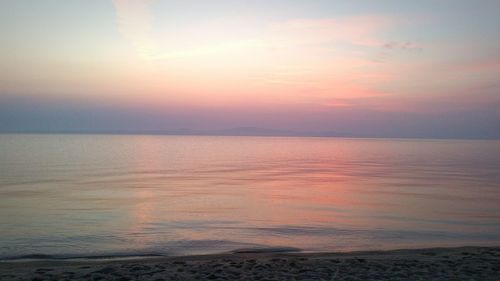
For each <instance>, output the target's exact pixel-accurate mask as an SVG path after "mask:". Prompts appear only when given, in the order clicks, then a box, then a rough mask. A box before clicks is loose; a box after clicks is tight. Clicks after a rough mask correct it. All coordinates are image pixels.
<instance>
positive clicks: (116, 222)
mask: <svg viewBox="0 0 500 281" xmlns="http://www.w3.org/2000/svg"><path fill="white" fill-rule="evenodd" d="M498 245H500V141H498V140H433V139H361V138H359V139H350V138H304V137H297V138H295V137H246V136H238V137H228V136H213V137H212V136H158V135H78V134H60V135H58V134H52V135H42V134H3V135H0V259H2V260H9V259H29V258H53V259H57V258H61V259H65V258H85V257H88V258H91V257H134V256H155V255H166V256H180V255H197V254H212V253H225V252H234V251H304V252H337V251H357V250H388V249H403V248H404V249H407V248H430V247H454V246H498Z"/></svg>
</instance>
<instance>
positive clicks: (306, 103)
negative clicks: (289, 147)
mask: <svg viewBox="0 0 500 281" xmlns="http://www.w3.org/2000/svg"><path fill="white" fill-rule="evenodd" d="M498 11H500V1H497V0H491V1H489V0H481V1H476V0H440V1H437V0H435V1H426V0H421V1H399V0H391V1H390V0H379V1H375V0H373V1H361V0H350V1H333V0H288V1H284V0H253V1H249V0H247V1H243V0H227V1H222V0H213V1H193V0H182V1H173V0H67V1H66V0H65V1H61V0H39V1H31V0H2V1H0V38H1V44H0V132H139V133H140V132H151V131H168V130H177V129H181V128H187V129H193V130H222V129H228V128H234V127H259V128H267V129H275V130H291V131H296V132H338V133H341V134H345V135H354V136H368V137H437V138H500V36H499V34H500V17H499V16H498Z"/></svg>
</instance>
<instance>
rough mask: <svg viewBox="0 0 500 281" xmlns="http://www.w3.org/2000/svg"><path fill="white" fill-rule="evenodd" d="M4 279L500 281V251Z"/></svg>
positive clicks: (235, 257) (46, 267) (94, 265)
mask: <svg viewBox="0 0 500 281" xmlns="http://www.w3.org/2000/svg"><path fill="white" fill-rule="evenodd" d="M0 280H5V281H8V280H119V281H125V280H156V281H160V280H483V281H485V280H500V247H462V248H435V249H418V250H393V251H372V252H349V253H269V252H258V251H256V252H253V251H242V252H235V253H228V254H218V255H200V256H184V257H155V258H142V259H126V260H103V259H96V260H64V261H54V260H45V261H40V260H39V261H16V262H2V263H0Z"/></svg>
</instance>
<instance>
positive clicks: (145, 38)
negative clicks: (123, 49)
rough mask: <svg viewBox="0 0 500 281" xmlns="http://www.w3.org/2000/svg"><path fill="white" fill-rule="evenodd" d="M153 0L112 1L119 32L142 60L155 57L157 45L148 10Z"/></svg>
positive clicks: (151, 18)
mask: <svg viewBox="0 0 500 281" xmlns="http://www.w3.org/2000/svg"><path fill="white" fill-rule="evenodd" d="M154 1H155V0H113V4H114V6H115V9H116V15H117V23H118V28H119V30H120V32H121V33H122V34H123V35H124V36H125V37H126V38H127V39H128V40H130V42H131V43H132V44H133V45H134V47H135V48H136V49H137V51H138V52H139V54H140V55H141V56H142V57H144V58H149V57H151V56H154V55H156V53H157V52H158V45H157V42H156V41H155V39H154V36H153V16H152V13H151V10H150V8H151V7H150V6H151V4H152V3H153V2H154Z"/></svg>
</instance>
